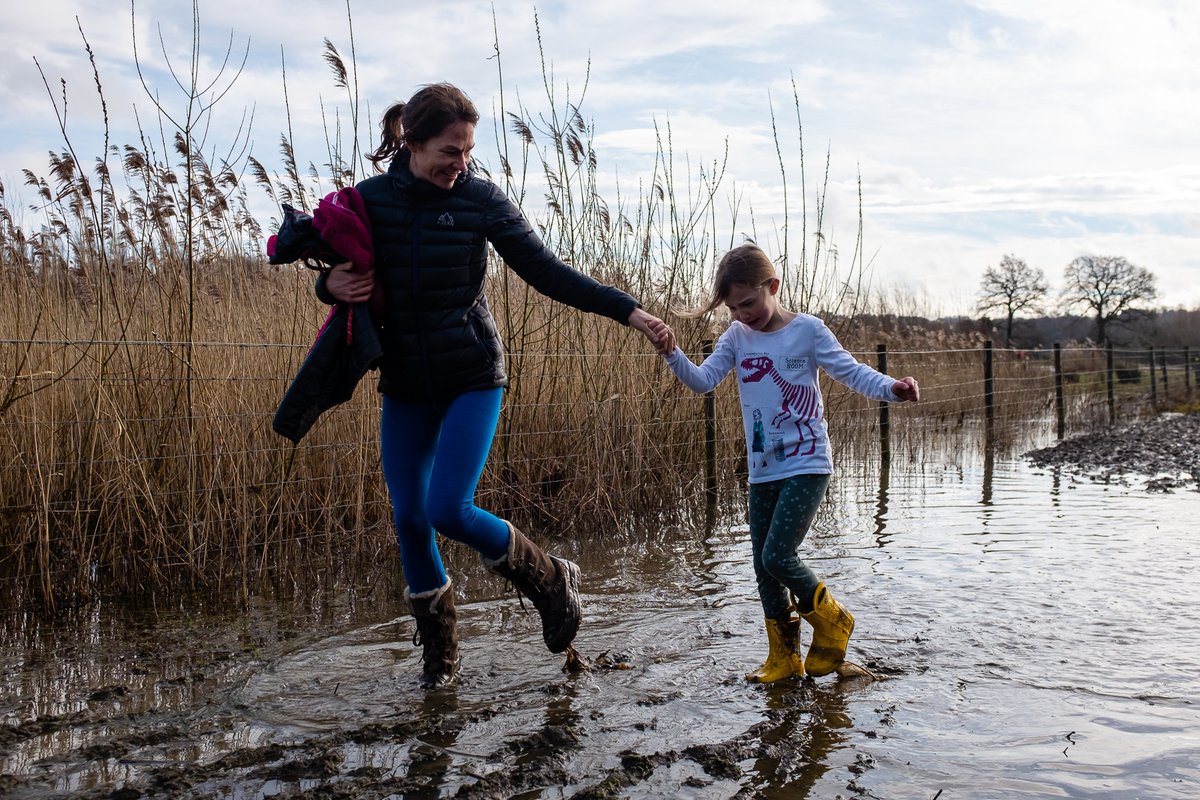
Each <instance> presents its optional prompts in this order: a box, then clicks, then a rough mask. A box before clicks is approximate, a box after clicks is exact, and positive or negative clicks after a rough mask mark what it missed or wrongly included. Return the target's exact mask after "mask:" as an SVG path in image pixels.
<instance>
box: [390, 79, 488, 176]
mask: <svg viewBox="0 0 1200 800" xmlns="http://www.w3.org/2000/svg"><path fill="white" fill-rule="evenodd" d="M460 121H461V122H468V123H470V124H472V125H474V124H476V123H478V122H479V112H478V111H477V110H476V109H475V104H474V103H472V102H471V98H469V97H467V96H466V94H464V93H463V91H462V89H459V88H458V87H457V86H453V85H451V84H449V83H432V84H430V85H428V86H422V87H421V88H420V89H418V90H417V93H416V94H414V95H413V96H412V97H410V98H409V100H408V102H407V103H405V102H400V103H393V104H392V105H391V106H390V107H389V108H388V110H387V111H385V112H383V120H382V121H381V122H380V123H379V127H380V128H382V129H383V138H382V140H381V141H380V143H379V147H377V148H375V152H373V153H370V154H369V155H368V156H367V158H368V159H369V160H370V161H371V163H372V164H374V165H375V166H376V167H377V168H379V169H383V168H385V167H386V166H387V164H388V163H390V162H391V160H392V159H393V158H395V157H396V154H397V153H399V152H400V150H401V149H402V148H403V147H404V146H405V145H410V144H421V143H423V142H428V141H429V140H430V139H432V138H433V137H435V136H437V135H438V134H439V133H441V132H442V131H444V130H446V128H448V127H450V126H451V125H452V124H454V123H455V122H460Z"/></svg>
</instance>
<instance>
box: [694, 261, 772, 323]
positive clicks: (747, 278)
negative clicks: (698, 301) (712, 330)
mask: <svg viewBox="0 0 1200 800" xmlns="http://www.w3.org/2000/svg"><path fill="white" fill-rule="evenodd" d="M778 277H779V275H778V274H776V272H775V264H774V263H773V262H772V261H771V259H770V258H769V257H768V256H767V254H766V253H764V252H763V250H762V248H761V247H759V246H758V245H756V244H744V245H741V246H740V247H735V248H733V249H732V250H730V251H729V252H728V253H726V254H725V255H724V256H722V257H721V261H720V263H719V264H717V272H716V274H715V275H713V290H712V295H711V296H710V297H709V300H708V304H707V305H705V306H704V307H703V308H700V309H699V310H697V311H696V315H697V316H699V315H700V314H707V313H708V312H710V311H713V310H715V309H716V308H717V307H718V306H720V305H721V304H722V303H724V302H725V298H726V297H728V296H729V293H730V292H731V291H733V286H734V284H739V283H740V284H742V285H744V286H754V287H757V286H765V285H767V284H768V283H770V282H771V281H772V280H773V279H774V278H778Z"/></svg>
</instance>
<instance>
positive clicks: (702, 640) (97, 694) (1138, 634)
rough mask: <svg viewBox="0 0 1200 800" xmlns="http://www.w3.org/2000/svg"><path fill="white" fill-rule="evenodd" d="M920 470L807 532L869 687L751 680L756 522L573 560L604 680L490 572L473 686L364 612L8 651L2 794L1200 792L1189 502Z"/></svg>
mask: <svg viewBox="0 0 1200 800" xmlns="http://www.w3.org/2000/svg"><path fill="white" fill-rule="evenodd" d="M907 461H908V462H910V463H894V464H893V466H892V467H891V469H890V470H888V472H887V473H886V474H884V475H882V476H881V473H880V470H879V469H878V467H877V466H867V465H862V466H858V467H851V468H848V469H845V470H844V471H843V472H842V474H840V475H839V476H838V477H837V478H836V479H835V483H834V486H833V488H832V489H831V494H830V497H829V499H828V500H827V512H828V513H826V514H824V515H823V517H822V518H821V519H820V520H819V521H818V524H817V526H816V528H815V529H814V531H813V532H812V533H811V534H810V538H809V541H808V542H807V543H806V545H807V551H806V552H807V557H808V560H809V563H810V564H811V565H812V566H813V567H814V569H815V570H816V571H817V572H818V574H820V575H822V576H823V577H824V578H825V579H826V581H827V583H828V585H829V586H830V587H831V589H832V591H833V592H834V593H835V595H836V596H838V597H839V598H840V599H841V600H842V601H843V602H844V603H845V604H846V605H847V606H848V607H849V608H850V609H851V610H852V611H853V612H854V613H855V614H856V616H857V618H858V625H857V629H856V631H855V635H854V638H853V640H852V641H851V647H850V659H851V660H852V661H854V662H855V663H857V664H859V665H862V666H864V667H866V668H867V669H868V670H870V671H871V672H872V673H874V676H875V679H871V678H868V677H858V678H840V679H839V678H838V677H836V676H829V677H825V678H820V679H817V680H815V681H812V680H809V681H805V682H797V683H787V684H782V685H780V684H776V685H772V686H756V685H748V684H746V683H745V682H744V681H743V680H742V675H743V673H745V672H746V671H748V670H750V669H753V668H754V667H756V666H757V665H758V664H759V663H760V662H761V660H762V657H763V655H764V654H765V635H764V633H763V630H762V620H761V616H760V613H759V607H758V603H757V598H756V594H755V590H754V580H753V576H752V573H751V568H750V563H749V545H748V543H747V534H746V530H745V528H744V527H742V526H740V525H738V524H737V520H736V518H735V519H734V522H733V523H730V524H719V525H716V526H715V528H714V530H713V531H712V532H711V533H707V534H706V533H705V532H703V531H700V530H690V529H682V528H672V529H667V530H656V531H645V532H644V533H642V534H641V535H638V536H632V537H622V538H615V539H612V540H607V541H602V540H592V541H589V542H578V543H566V544H563V545H562V547H561V548H559V549H560V551H562V552H564V553H565V554H568V555H570V556H572V557H574V558H576V559H578V560H579V562H580V563H581V565H582V566H583V567H584V574H585V578H584V590H585V592H586V596H585V601H586V621H585V627H584V628H583V630H582V632H581V634H580V636H579V638H578V639H577V640H576V645H577V647H578V648H579V650H580V651H581V652H582V653H583V654H584V655H585V656H587V657H588V658H590V659H591V660H592V661H593V663H594V669H593V670H592V671H590V672H586V673H582V674H575V675H570V674H565V673H564V672H562V671H561V667H562V663H563V662H562V658H561V657H560V656H551V655H549V654H547V653H546V652H545V650H544V648H543V647H542V645H541V640H540V628H539V626H538V622H537V618H536V613H534V612H532V610H531V611H530V613H523V612H522V611H521V608H520V606H519V605H518V603H517V601H516V600H515V599H514V598H513V597H512V596H511V595H510V596H508V597H505V596H503V595H502V594H501V587H500V586H499V585H498V583H497V582H496V581H494V580H493V579H491V578H490V577H489V576H486V575H484V574H483V573H482V572H481V571H480V570H478V568H477V567H475V565H474V564H472V563H470V562H468V561H467V560H465V559H464V560H462V563H461V564H460V565H459V566H458V567H457V568H456V575H458V576H461V577H460V583H459V589H460V592H459V593H460V600H459V612H460V618H461V626H460V628H461V634H462V637H463V645H462V651H463V667H462V679H461V682H460V683H459V685H457V686H455V687H451V688H447V689H442V690H438V691H435V692H429V693H426V692H424V691H422V690H420V689H419V688H418V687H417V685H416V682H415V675H416V674H417V672H418V671H419V668H420V662H419V659H418V658H417V657H416V652H415V651H414V649H413V647H412V645H411V644H410V642H409V637H410V636H411V632H412V626H411V623H410V621H409V619H408V618H407V617H406V616H404V615H403V613H402V609H401V608H400V607H399V605H397V604H395V603H382V604H380V603H374V604H365V603H362V602H356V601H355V600H354V596H353V595H352V594H350V593H347V594H345V595H335V596H333V597H332V598H329V597H327V598H325V599H324V600H323V601H322V604H321V610H320V611H319V612H313V613H307V612H306V611H305V609H302V608H301V609H297V608H296V607H295V606H287V607H286V608H285V607H284V606H283V605H282V604H277V603H271V602H267V601H263V602H262V603H259V604H256V605H255V606H254V607H252V608H251V609H250V610H249V611H248V612H247V613H245V614H243V615H240V616H236V617H231V616H229V615H215V614H214V615H212V616H211V617H210V616H207V615H202V614H198V613H195V612H193V613H190V614H179V613H176V612H171V611H168V610H165V609H159V610H157V611H154V612H153V613H152V612H151V611H150V610H146V609H142V610H140V611H135V610H126V611H125V612H124V613H123V614H121V615H117V614H116V613H115V612H112V611H103V610H93V611H92V612H90V613H89V614H88V615H85V616H84V617H82V618H78V619H74V620H73V621H72V622H71V624H70V625H68V626H61V627H60V628H58V629H37V630H36V634H34V633H30V632H29V631H31V630H34V629H33V628H29V629H26V632H25V633H24V634H22V635H16V634H14V633H13V632H12V631H11V630H10V631H9V632H8V633H6V635H5V637H4V640H3V644H4V652H3V655H2V659H3V660H2V661H0V667H2V668H3V676H2V679H0V692H2V695H0V719H2V720H3V722H4V726H2V727H0V794H6V795H7V796H10V797H16V798H42V797H62V796H81V797H114V798H134V797H142V796H145V797H224V798H258V797H294V796H299V795H301V794H304V793H313V794H315V795H317V796H325V797H413V798H435V797H522V798H558V797H577V798H602V797H631V798H651V797H696V798H728V797H742V798H750V797H755V798H776V797H778V798H806V797H808V798H886V799H888V800H891V799H893V798H934V797H937V798H941V800H950V798H1036V797H1047V798H1057V797H1074V798H1082V797H1086V798H1121V799H1122V800H1127V799H1128V798H1194V797H1198V796H1200V705H1198V703H1200V590H1198V589H1197V588H1196V587H1197V586H1198V585H1200V582H1198V581H1197V580H1196V579H1195V577H1194V575H1193V574H1192V573H1193V571H1194V568H1195V564H1196V561H1197V555H1200V547H1198V545H1197V533H1196V531H1197V526H1196V520H1197V519H1198V518H1200V492H1197V491H1195V490H1194V485H1193V488H1191V489H1178V490H1176V491H1174V492H1169V493H1160V492H1151V491H1147V490H1146V488H1145V486H1144V483H1145V481H1144V479H1141V478H1136V477H1134V478H1130V479H1128V480H1126V481H1121V482H1104V481H1098V480H1092V479H1089V478H1088V477H1086V476H1079V475H1071V474H1068V473H1061V474H1060V473H1056V472H1053V471H1049V470H1036V469H1033V468H1031V467H1029V466H1028V464H1027V463H1026V462H1025V461H1023V460H1022V459H1021V458H1020V457H1019V456H1011V457H1009V456H1005V457H1001V456H997V455H992V456H988V455H987V454H982V453H970V452H963V451H955V452H953V453H948V454H945V455H943V456H940V457H929V456H923V457H922V458H921V459H920V460H919V463H917V462H916V461H915V460H913V459H907ZM363 606H368V607H365V608H364V607H363Z"/></svg>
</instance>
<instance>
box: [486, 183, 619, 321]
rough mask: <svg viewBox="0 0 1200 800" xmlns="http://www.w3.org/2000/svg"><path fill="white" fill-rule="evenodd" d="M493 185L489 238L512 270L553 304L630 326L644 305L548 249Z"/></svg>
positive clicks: (489, 199)
mask: <svg viewBox="0 0 1200 800" xmlns="http://www.w3.org/2000/svg"><path fill="white" fill-rule="evenodd" d="M490 185H491V188H492V192H491V196H490V197H489V198H488V208H487V212H486V221H487V226H486V235H487V238H488V241H490V242H491V243H492V246H493V247H494V248H495V249H496V252H497V253H498V254H499V255H500V257H501V258H502V259H504V262H505V263H506V264H507V265H508V266H509V268H510V269H512V270H513V272H515V273H517V275H519V276H520V277H521V279H522V280H524V281H525V282H526V283H528V284H529V285H530V286H532V287H533V288H534V289H536V290H537V291H539V292H541V293H542V294H544V295H546V296H547V297H549V298H551V299H553V300H557V301H559V302H560V303H566V304H567V305H569V306H574V307H575V308H578V309H579V310H581V311H587V312H590V313H592V314H600V315H603V316H606V317H609V318H611V319H614V320H616V321H617V322H620V323H621V324H623V325H627V324H628V323H629V315H630V314H631V313H633V310H634V309H635V308H638V307H639V306H640V303H638V301H637V300H635V299H634V298H633V297H631V296H630V295H628V294H626V293H625V292H623V291H621V290H620V289H617V288H616V287H614V286H607V285H605V284H603V283H600V282H599V281H597V280H595V279H594V278H592V277H591V276H589V275H584V274H583V273H582V272H579V271H578V270H575V269H572V268H571V267H570V266H568V265H567V264H566V263H564V262H563V260H562V259H560V258H559V257H558V256H557V255H555V254H554V253H553V252H551V251H550V248H548V247H546V245H545V243H544V242H543V241H542V240H541V237H539V236H538V235H537V233H536V232H535V231H534V229H533V226H532V225H530V224H529V221H528V220H526V219H525V216H524V215H523V214H522V213H521V210H520V209H519V208H517V206H516V204H515V203H513V202H512V201H511V200H509V199H508V197H507V196H505V194H504V192H503V191H501V190H500V188H499V187H497V186H495V185H494V184H490Z"/></svg>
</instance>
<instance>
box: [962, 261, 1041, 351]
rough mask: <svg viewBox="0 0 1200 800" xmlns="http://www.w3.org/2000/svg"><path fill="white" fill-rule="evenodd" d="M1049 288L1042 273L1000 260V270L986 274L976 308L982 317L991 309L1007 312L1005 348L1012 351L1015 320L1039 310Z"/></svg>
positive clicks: (996, 269)
mask: <svg viewBox="0 0 1200 800" xmlns="http://www.w3.org/2000/svg"><path fill="white" fill-rule="evenodd" d="M1049 288H1050V287H1049V286H1048V285H1047V284H1046V275H1045V273H1044V272H1042V270H1040V269H1038V268H1037V267H1031V266H1029V265H1028V264H1026V263H1025V261H1024V260H1023V259H1020V258H1017V257H1016V256H1012V255H1008V256H1005V257H1004V258H1002V259H1000V266H998V267H988V268H987V270H985V271H984V273H983V282H982V284H981V285H980V287H979V302H978V303H977V304H976V308H977V309H978V311H979V313H981V314H982V313H985V312H987V311H991V310H992V309H1001V310H1002V311H1003V312H1004V315H1005V318H1006V320H1007V323H1008V324H1007V325H1006V327H1005V329H1004V346H1005V347H1009V346H1011V345H1012V332H1013V317H1014V316H1016V315H1017V314H1018V313H1020V312H1021V311H1038V310H1040V309H1041V305H1042V300H1043V299H1044V298H1045V296H1046V292H1047V291H1048V290H1049Z"/></svg>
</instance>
